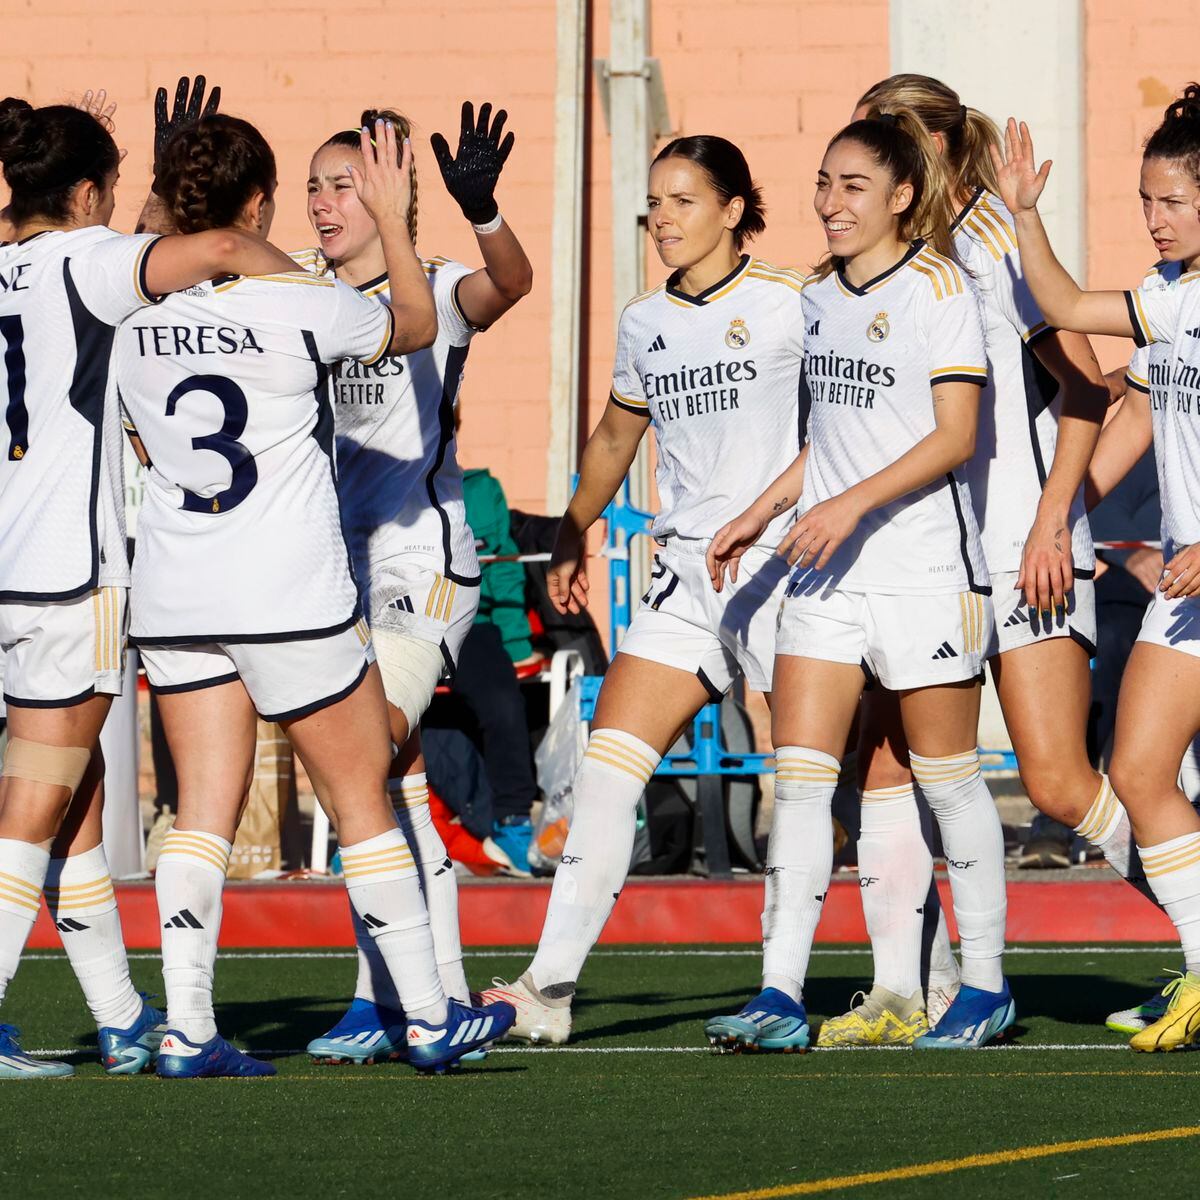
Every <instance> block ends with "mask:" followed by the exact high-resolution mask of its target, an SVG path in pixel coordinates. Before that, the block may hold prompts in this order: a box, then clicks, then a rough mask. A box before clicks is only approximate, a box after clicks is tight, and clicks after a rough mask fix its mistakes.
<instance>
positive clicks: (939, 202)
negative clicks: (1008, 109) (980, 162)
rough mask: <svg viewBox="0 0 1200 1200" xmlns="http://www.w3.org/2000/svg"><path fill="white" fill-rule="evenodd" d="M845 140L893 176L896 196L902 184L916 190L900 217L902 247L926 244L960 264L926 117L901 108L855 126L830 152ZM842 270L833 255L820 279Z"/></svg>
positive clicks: (822, 268) (951, 215) (942, 174)
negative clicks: (904, 243) (920, 242)
mask: <svg viewBox="0 0 1200 1200" xmlns="http://www.w3.org/2000/svg"><path fill="white" fill-rule="evenodd" d="M845 141H852V142H857V143H858V144H859V145H860V146H862V147H863V149H864V150H866V151H867V153H868V154H870V155H871V157H872V158H873V159H874V160H875V162H876V163H877V164H878V165H879V166H880V167H881V168H882V169H883V170H885V171H886V172H887V173H888V176H889V178H890V179H891V182H892V189H893V191H894V190H895V189H896V188H897V187H899V186H900V185H901V184H902V183H908V184H911V185H912V190H913V194H912V200H911V201H909V204H908V207H907V208H906V209H905V210H904V211H903V212H902V213H900V214H899V215H898V216H897V218H896V222H897V223H896V237H897V238H899V240H900V241H902V242H915V241H917V240H920V241H923V242H925V243H926V244H928V245H929V246H932V247H933V249H934V250H936V251H937V252H938V253H939V254H941V255H944V256H945V257H946V258H949V259H952V260H953V261H955V262H958V255H957V253H956V252H955V249H954V239H953V237H952V236H951V233H950V228H951V226H952V225H953V224H954V219H955V211H954V205H953V204H952V202H951V199H950V190H949V186H948V181H947V177H946V166H945V163H944V162H943V161H942V156H941V154H940V153H939V152H938V148H937V144H936V143H935V142H934V140H933V138H932V137H931V136H930V133H929V130H928V129H926V128H925V125H924V123H923V122H922V120H921V118H920V117H919V116H918V115H917V114H916V113H915V112H914V111H913V110H912V109H911V108H903V107H899V106H897V107H896V110H895V111H894V112H890V113H887V114H886V115H883V116H879V117H867V118H865V119H863V120H861V121H852V122H851V123H850V124H849V125H847V126H846V127H845V129H843V130H841V132H840V133H837V134H835V135H834V136H833V139H832V140H831V141H830V143H829V146H828V147H827V148H826V153H828V152H829V150H830V149H832V148H833V147H834V146H836V145H837V144H838V143H839V142H845ZM840 265H841V260H840V259H838V258H836V257H834V256H829V257H827V258H826V259H824V260H823V261H822V262H821V264H820V265H819V266H818V267H817V274H818V275H819V276H821V277H822V278H824V276H826V275H828V274H829V273H830V272H831V271H833V270H834V269H835V268H836V267H838V266H840Z"/></svg>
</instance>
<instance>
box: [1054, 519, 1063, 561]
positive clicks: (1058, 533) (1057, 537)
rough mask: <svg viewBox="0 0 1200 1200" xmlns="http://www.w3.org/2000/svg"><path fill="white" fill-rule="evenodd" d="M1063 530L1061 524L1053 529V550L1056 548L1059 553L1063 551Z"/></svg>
mask: <svg viewBox="0 0 1200 1200" xmlns="http://www.w3.org/2000/svg"><path fill="white" fill-rule="evenodd" d="M1063 532H1064V527H1063V526H1062V525H1060V526H1059V527H1058V528H1057V529H1056V530H1055V531H1054V548H1055V550H1057V551H1058V552H1059V554H1061V553H1062V552H1063V548H1062V535H1063Z"/></svg>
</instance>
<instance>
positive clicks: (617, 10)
mask: <svg viewBox="0 0 1200 1200" xmlns="http://www.w3.org/2000/svg"><path fill="white" fill-rule="evenodd" d="M648 23H649V14H648V11H647V0H612V7H611V14H610V26H611V28H610V38H611V44H610V49H609V63H608V70H609V132H610V134H611V139H610V141H611V151H612V205H613V220H612V239H613V311H614V314H615V316H616V317H619V316H620V313H621V310H622V309H623V308H624V307H625V305H626V304H628V302H629V301H630V300H631V299H633V297H634V296H636V295H638V293H639V292H642V291H644V290H645V287H646V242H645V234H644V232H643V225H642V222H643V221H644V219H645V216H646V169H647V166H648V164H649V158H650V138H651V134H650V119H649V102H648V101H649V88H648V85H647V81H648V79H649V65H648V63H647V61H646V50H647V47H648ZM629 479H630V499H631V500H632V501H633V504H634V506H635V507H637V508H643V509H646V508H649V507H650V459H649V449H648V446H647V443H646V441H645V440H643V442H642V446H641V448H640V449H639V450H638V454H637V458H636V459H635V460H634V463H633V466H632V468H631V469H630V473H629ZM646 561H647V560H646V557H645V555H644V554H643V555H637V556H636V557H634V558H633V560H632V561H631V563H630V568H631V575H632V580H631V582H632V587H633V591H634V594H636V595H641V593H642V592H643V591H644V590H645V584H646Z"/></svg>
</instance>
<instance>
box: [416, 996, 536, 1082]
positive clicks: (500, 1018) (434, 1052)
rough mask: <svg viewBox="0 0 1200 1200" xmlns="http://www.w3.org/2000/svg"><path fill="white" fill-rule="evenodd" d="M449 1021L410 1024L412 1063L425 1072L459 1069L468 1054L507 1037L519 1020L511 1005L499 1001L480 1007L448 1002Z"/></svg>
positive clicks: (439, 1073) (453, 1001)
mask: <svg viewBox="0 0 1200 1200" xmlns="http://www.w3.org/2000/svg"><path fill="white" fill-rule="evenodd" d="M446 1004H447V1013H446V1020H445V1022H444V1023H443V1024H442V1025H440V1026H437V1025H430V1024H429V1023H428V1022H427V1021H415V1020H414V1021H409V1023H408V1061H409V1062H410V1063H412V1065H413V1066H414V1067H416V1069H417V1070H418V1071H421V1072H422V1073H426V1074H428V1073H433V1074H436V1075H441V1074H442V1073H443V1072H445V1071H446V1070H448V1069H452V1068H454V1067H457V1066H458V1065H459V1063H461V1062H462V1061H463V1059H464V1058H466V1057H467V1055H469V1054H471V1053H472V1052H476V1051H479V1050H484V1049H486V1048H487V1047H488V1046H490V1045H491V1044H492V1042H494V1041H495V1040H496V1039H497V1038H500V1037H503V1036H504V1035H505V1034H506V1033H507V1032H508V1031H509V1029H510V1028H511V1027H512V1023H513V1022H514V1021H515V1020H516V1019H517V1010H516V1009H515V1008H513V1006H512V1005H511V1004H505V1003H504V1002H503V1001H497V1002H495V1003H493V1004H481V1005H480V1006H479V1007H478V1008H474V1007H471V1006H470V1005H467V1004H460V1003H459V1002H458V1001H457V1000H447V1001H446Z"/></svg>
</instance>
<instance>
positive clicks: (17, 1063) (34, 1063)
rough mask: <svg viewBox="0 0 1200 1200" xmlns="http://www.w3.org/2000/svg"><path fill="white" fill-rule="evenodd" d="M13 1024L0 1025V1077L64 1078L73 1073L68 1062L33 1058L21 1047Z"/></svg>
mask: <svg viewBox="0 0 1200 1200" xmlns="http://www.w3.org/2000/svg"><path fill="white" fill-rule="evenodd" d="M20 1036H21V1031H20V1030H19V1029H18V1028H17V1027H16V1026H15V1025H0V1079H66V1078H68V1077H69V1076H71V1075H74V1074H75V1068H74V1067H73V1066H71V1064H70V1063H65V1062H54V1061H53V1060H52V1059H49V1058H34V1057H33V1056H32V1055H31V1054H26V1053H25V1051H24V1050H22V1049H21V1045H20V1043H19V1042H18V1041H17V1038H19V1037H20Z"/></svg>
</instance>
